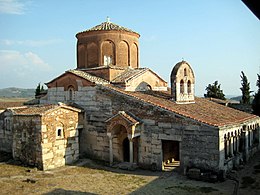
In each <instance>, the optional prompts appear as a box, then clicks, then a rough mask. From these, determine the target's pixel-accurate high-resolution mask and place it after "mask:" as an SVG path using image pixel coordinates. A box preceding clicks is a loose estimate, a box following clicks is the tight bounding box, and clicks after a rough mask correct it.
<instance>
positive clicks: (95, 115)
mask: <svg viewBox="0 0 260 195" xmlns="http://www.w3.org/2000/svg"><path fill="white" fill-rule="evenodd" d="M67 96H68V92H67V91H64V88H62V87H58V88H50V89H48V100H47V101H45V102H41V103H57V102H59V101H62V102H66V97H67ZM73 102H75V103H76V104H78V105H80V106H81V107H83V108H84V110H85V116H84V129H83V130H82V131H81V132H80V140H79V142H80V154H81V155H82V156H87V157H91V158H96V159H102V160H107V161H108V160H109V146H108V143H109V140H108V137H107V134H106V124H105V122H104V121H105V120H106V119H107V118H109V117H110V116H111V115H112V111H111V101H110V100H109V99H108V98H106V97H105V96H102V95H101V94H97V87H92V86H86V87H80V86H78V91H75V92H74V101H73Z"/></svg>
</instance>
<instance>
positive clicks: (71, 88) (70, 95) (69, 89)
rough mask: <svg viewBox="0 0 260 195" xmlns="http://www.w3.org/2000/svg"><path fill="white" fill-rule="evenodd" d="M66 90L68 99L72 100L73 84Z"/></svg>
mask: <svg viewBox="0 0 260 195" xmlns="http://www.w3.org/2000/svg"><path fill="white" fill-rule="evenodd" d="M68 92H69V98H68V99H69V100H70V101H71V100H73V99H74V87H73V86H69V88H68Z"/></svg>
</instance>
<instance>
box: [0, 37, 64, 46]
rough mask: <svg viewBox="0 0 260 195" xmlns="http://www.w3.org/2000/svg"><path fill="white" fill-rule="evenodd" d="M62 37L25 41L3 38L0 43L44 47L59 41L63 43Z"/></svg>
mask: <svg viewBox="0 0 260 195" xmlns="http://www.w3.org/2000/svg"><path fill="white" fill-rule="evenodd" d="M61 42H62V40H61V39H49V40H24V41H15V40H9V39H4V40H1V41H0V43H1V44H3V45H6V46H12V45H23V46H29V47H42V46H47V45H53V44H57V43H61Z"/></svg>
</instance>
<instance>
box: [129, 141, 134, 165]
mask: <svg viewBox="0 0 260 195" xmlns="http://www.w3.org/2000/svg"><path fill="white" fill-rule="evenodd" d="M129 155H130V158H129V159H130V163H133V162H134V147H133V139H132V138H131V139H129Z"/></svg>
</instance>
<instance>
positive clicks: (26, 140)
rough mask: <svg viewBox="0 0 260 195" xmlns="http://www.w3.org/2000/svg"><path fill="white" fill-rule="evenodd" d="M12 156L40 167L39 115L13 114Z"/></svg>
mask: <svg viewBox="0 0 260 195" xmlns="http://www.w3.org/2000/svg"><path fill="white" fill-rule="evenodd" d="M13 124H14V125H13V158H14V159H19V160H21V161H22V162H23V163H24V164H28V165H31V166H36V167H39V168H42V152H41V150H42V147H41V117H40V116H16V115H15V116H14V119H13Z"/></svg>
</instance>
